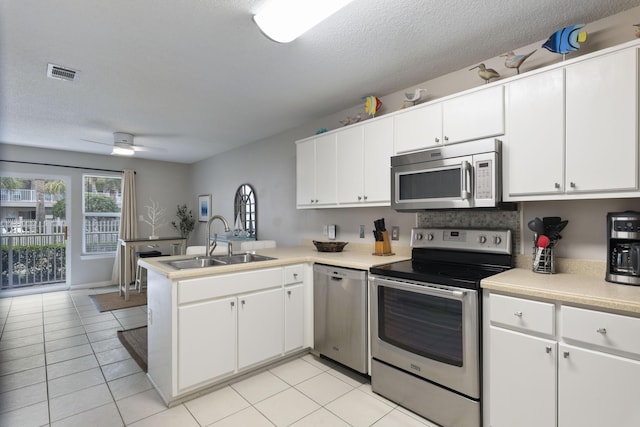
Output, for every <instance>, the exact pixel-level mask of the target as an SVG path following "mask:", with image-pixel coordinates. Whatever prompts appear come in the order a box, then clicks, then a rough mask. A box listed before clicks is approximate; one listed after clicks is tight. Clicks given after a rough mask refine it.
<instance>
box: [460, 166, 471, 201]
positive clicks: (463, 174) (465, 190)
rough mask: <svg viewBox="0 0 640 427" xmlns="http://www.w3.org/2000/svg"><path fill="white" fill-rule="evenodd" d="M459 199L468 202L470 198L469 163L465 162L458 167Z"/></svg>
mask: <svg viewBox="0 0 640 427" xmlns="http://www.w3.org/2000/svg"><path fill="white" fill-rule="evenodd" d="M460 198H461V199H462V200H468V199H470V198H471V163H469V162H467V161H466V160H463V161H462V164H461V165H460Z"/></svg>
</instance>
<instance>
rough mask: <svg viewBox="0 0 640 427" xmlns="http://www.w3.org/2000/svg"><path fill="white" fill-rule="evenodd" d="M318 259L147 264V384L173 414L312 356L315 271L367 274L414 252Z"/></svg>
mask: <svg viewBox="0 0 640 427" xmlns="http://www.w3.org/2000/svg"><path fill="white" fill-rule="evenodd" d="M352 246H353V247H354V250H345V251H344V252H338V253H335V252H317V251H316V250H315V249H314V248H313V247H312V246H311V245H309V246H303V247H287V248H273V249H264V250H260V251H258V254H260V255H264V256H268V257H271V258H273V259H269V260H265V261H256V262H249V263H244V264H233V265H220V266H211V267H203V268H190V269H183V270H178V269H175V268H173V267H171V266H170V265H169V264H168V263H167V262H169V261H172V260H180V259H187V258H189V257H188V256H174V257H163V259H162V260H160V259H153V258H146V259H142V260H141V261H140V265H141V266H142V267H144V268H147V270H148V286H147V294H148V295H147V306H148V311H147V312H148V367H149V369H148V377H149V379H150V380H151V382H152V383H153V384H154V386H155V387H156V389H157V390H158V392H159V393H160V395H161V396H162V398H163V400H164V402H165V403H166V404H167V405H169V406H172V405H174V404H176V403H178V402H180V401H184V400H187V399H189V398H191V397H193V396H195V395H197V394H198V393H200V392H202V391H204V390H208V389H210V388H212V387H216V386H220V385H221V384H224V383H226V382H228V381H230V380H231V379H236V378H238V377H239V376H242V375H245V374H249V373H252V372H255V371H257V370H260V369H263V368H265V367H266V366H269V365H270V364H272V363H274V362H278V361H280V360H284V359H287V358H288V357H291V356H295V355H298V354H299V353H301V352H304V351H307V350H308V349H309V348H310V347H312V344H313V320H312V319H313V301H312V294H313V289H312V275H313V271H312V267H313V264H314V263H322V264H328V265H334V266H337V267H346V268H354V269H359V270H368V269H369V268H370V267H371V266H373V265H376V264H382V263H386V262H390V261H400V260H405V259H409V258H410V254H409V248H394V250H395V252H396V253H398V255H395V256H385V257H379V256H374V255H372V254H371V248H370V247H369V246H365V245H362V247H358V245H352Z"/></svg>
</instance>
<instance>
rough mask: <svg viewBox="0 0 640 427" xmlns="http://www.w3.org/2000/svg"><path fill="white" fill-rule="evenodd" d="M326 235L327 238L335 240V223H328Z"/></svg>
mask: <svg viewBox="0 0 640 427" xmlns="http://www.w3.org/2000/svg"><path fill="white" fill-rule="evenodd" d="M328 237H329V240H336V225H335V224H331V225H329V233H328Z"/></svg>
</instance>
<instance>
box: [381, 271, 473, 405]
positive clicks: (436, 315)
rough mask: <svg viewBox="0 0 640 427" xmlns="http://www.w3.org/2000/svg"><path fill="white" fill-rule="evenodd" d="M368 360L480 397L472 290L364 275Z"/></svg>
mask: <svg viewBox="0 0 640 427" xmlns="http://www.w3.org/2000/svg"><path fill="white" fill-rule="evenodd" d="M369 286H370V298H371V300H370V310H371V355H372V357H373V358H374V359H377V360H380V361H382V362H385V363H387V364H390V365H392V366H395V367H397V368H399V369H402V370H404V371H406V372H409V373H411V374H413V375H417V376H420V377H423V378H425V379H428V380H429V381H431V382H434V383H437V384H440V385H442V386H444V387H447V388H450V389H452V390H455V391H457V392H459V393H462V394H464V395H466V396H468V397H471V398H474V399H479V398H480V373H479V357H480V354H479V353H480V352H479V348H480V326H479V314H478V312H479V308H478V305H479V297H478V291H476V290H471V289H459V288H451V287H448V286H441V285H435V284H425V283H418V282H410V281H399V280H391V279H388V278H382V277H379V276H370V279H369Z"/></svg>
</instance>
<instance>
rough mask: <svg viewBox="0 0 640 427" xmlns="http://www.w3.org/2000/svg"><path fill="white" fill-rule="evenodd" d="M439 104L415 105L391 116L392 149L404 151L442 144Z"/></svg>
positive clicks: (397, 151)
mask: <svg viewBox="0 0 640 427" xmlns="http://www.w3.org/2000/svg"><path fill="white" fill-rule="evenodd" d="M441 108H442V107H441V105H440V104H439V103H437V104H430V105H427V106H424V107H416V108H415V109H411V110H408V111H405V112H402V113H400V114H397V115H395V116H394V117H393V120H394V123H393V132H394V136H393V146H394V148H393V151H394V152H395V153H396V154H398V153H404V152H408V151H416V150H420V149H423V148H428V147H433V146H437V145H440V144H442V110H441Z"/></svg>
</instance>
